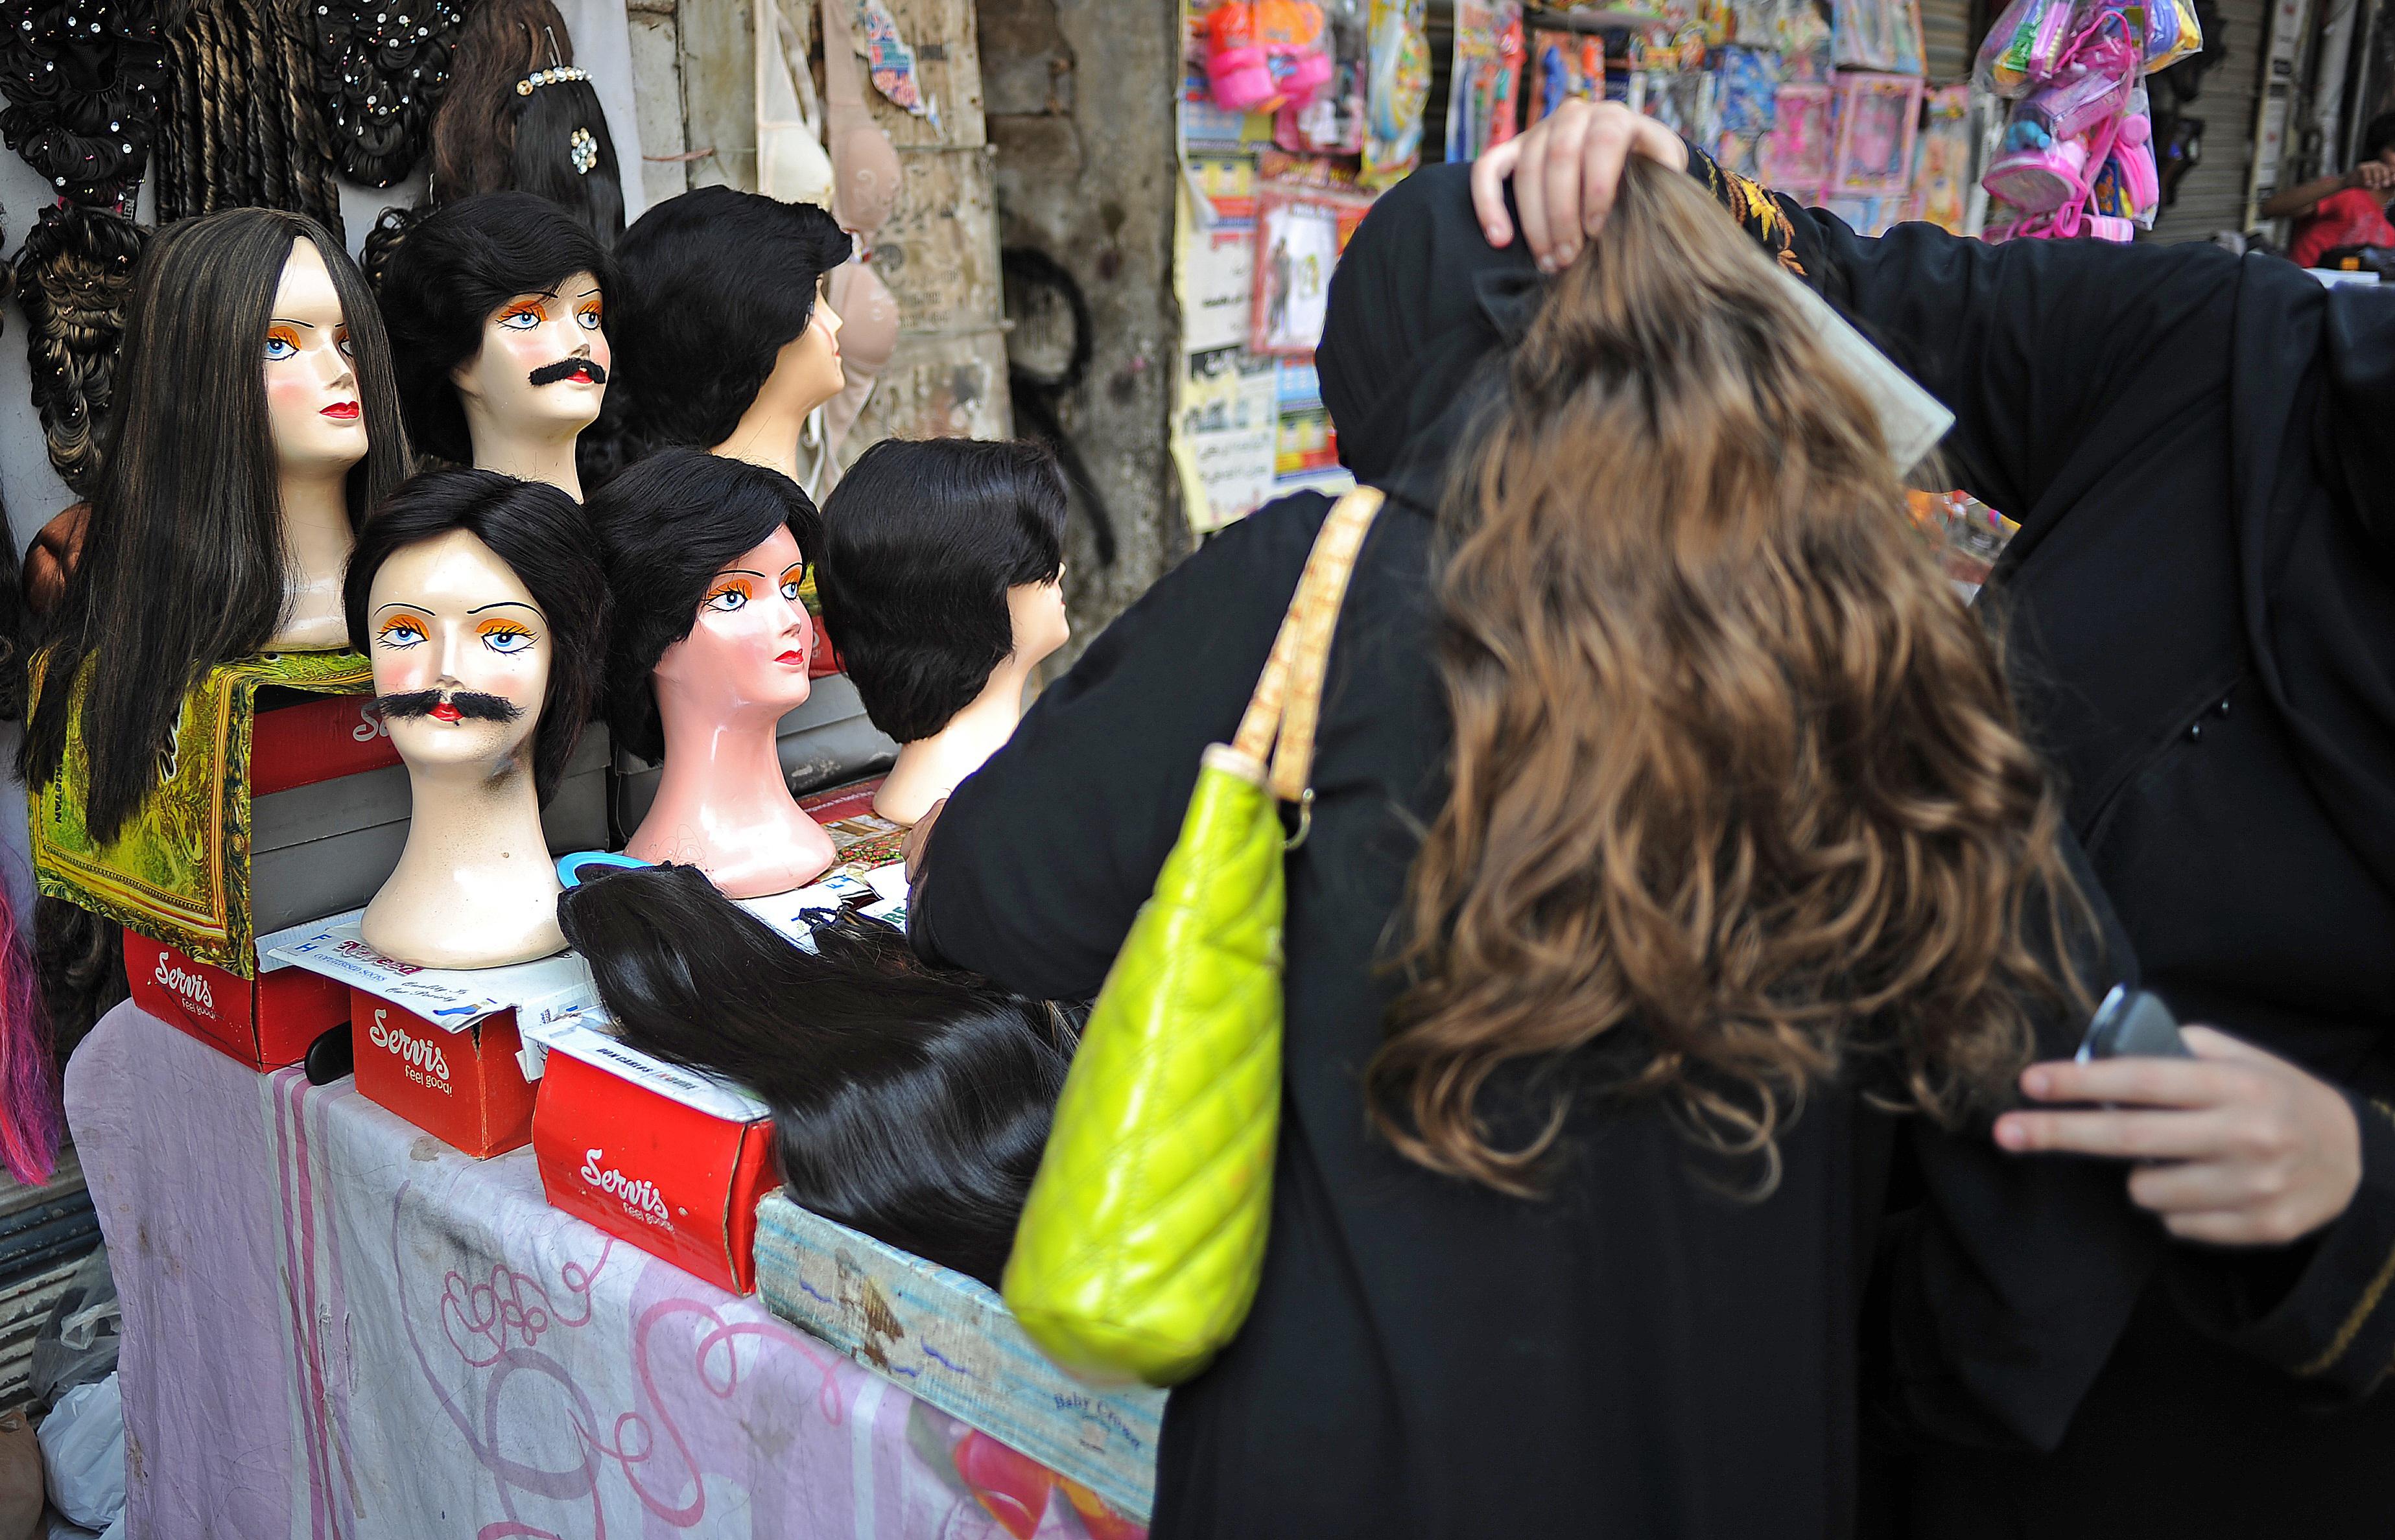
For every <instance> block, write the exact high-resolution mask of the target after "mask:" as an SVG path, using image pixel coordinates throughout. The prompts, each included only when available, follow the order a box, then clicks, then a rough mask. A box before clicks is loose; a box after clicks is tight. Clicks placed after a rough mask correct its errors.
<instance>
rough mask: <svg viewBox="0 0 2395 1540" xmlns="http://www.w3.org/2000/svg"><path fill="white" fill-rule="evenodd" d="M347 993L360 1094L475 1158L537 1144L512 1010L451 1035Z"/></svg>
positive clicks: (376, 1000) (359, 993) (361, 994)
mask: <svg viewBox="0 0 2395 1540" xmlns="http://www.w3.org/2000/svg"><path fill="white" fill-rule="evenodd" d="M349 994H350V1012H351V1022H352V1023H353V1025H352V1027H351V1033H352V1036H351V1047H352V1049H353V1050H354V1051H355V1053H356V1055H357V1063H358V1092H359V1094H360V1095H362V1096H364V1098H365V1099H367V1100H368V1101H371V1102H373V1103H374V1104H375V1105H376V1106H377V1107H383V1108H388V1109H389V1110H390V1111H391V1112H397V1113H398V1114H399V1115H400V1116H402V1117H404V1118H405V1119H406V1120H407V1121H408V1122H410V1123H412V1124H414V1125H417V1127H418V1128H421V1129H423V1130H424V1131H425V1132H426V1133H428V1134H430V1135H432V1136H433V1137H434V1138H436V1139H440V1140H441V1142H443V1144H447V1145H450V1146H453V1147H454V1148H456V1149H459V1150H463V1151H464V1152H466V1153H468V1154H470V1155H472V1156H474V1157H475V1158H476V1159H478V1160H487V1159H489V1158H490V1157H491V1156H493V1155H504V1154H506V1153H507V1152H509V1151H510V1150H521V1149H523V1147H524V1146H525V1145H526V1144H528V1143H530V1142H531V1141H532V1104H533V1088H532V1086H530V1085H529V1084H527V1083H526V1082H525V1080H524V1077H523V1068H522V1066H521V1065H520V1064H519V1062H518V1060H517V1052H516V1050H517V1049H518V1047H519V1046H521V1042H522V1040H521V1038H520V1037H519V1035H518V1033H517V1032H516V1013H515V1012H514V1011H512V1010H503V1011H500V1012H499V1013H498V1014H497V1015H496V1016H486V1017H483V1019H482V1020H479V1021H476V1022H475V1023H474V1024H473V1025H471V1026H469V1027H463V1028H459V1029H457V1030H454V1031H453V1030H451V1029H450V1028H448V1027H446V1026H443V1025H437V1024H435V1023H434V1022H431V1021H428V1020H425V1019H424V1018H423V1017H421V1016H418V1015H417V1014H416V1013H415V1012H414V1011H412V1010H407V1009H405V1008H404V1007H399V1006H395V1005H392V1004H391V1003H390V1001H388V1000H385V999H383V998H381V997H380V996H379V995H375V994H367V993H366V992H365V991H364V990H362V989H351V991H350V992H349Z"/></svg>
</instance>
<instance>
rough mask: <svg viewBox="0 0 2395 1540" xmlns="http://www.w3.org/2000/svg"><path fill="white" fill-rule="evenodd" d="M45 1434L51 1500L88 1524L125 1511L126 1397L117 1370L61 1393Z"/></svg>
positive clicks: (101, 1523) (107, 1521) (98, 1525)
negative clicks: (113, 1373)
mask: <svg viewBox="0 0 2395 1540" xmlns="http://www.w3.org/2000/svg"><path fill="white" fill-rule="evenodd" d="M41 1437H42V1471H43V1474H44V1475H45V1476H46V1478H47V1480H48V1482H49V1492H50V1506H51V1507H55V1508H57V1509H58V1510H59V1512H60V1513H61V1514H64V1515H65V1516H66V1517H67V1518H69V1519H72V1520H74V1521H75V1522H76V1523H78V1524H81V1525H83V1526H84V1527H85V1528H86V1529H106V1528H107V1527H108V1526H109V1525H111V1524H112V1523H114V1522H116V1520H118V1518H119V1517H121V1516H122V1515H123V1514H124V1512H125V1402H124V1399H123V1398H122V1397H121V1396H120V1395H119V1394H118V1392H117V1386H116V1376H115V1375H109V1376H108V1377H107V1378H106V1379H103V1380H100V1381H99V1382H98V1383H96V1384H92V1385H78V1386H76V1387H75V1388H74V1389H72V1390H69V1391H68V1392H67V1393H66V1394H65V1395H63V1396H60V1398H59V1400H58V1404H57V1405H55V1406H53V1407H51V1408H50V1415H48V1416H47V1417H46V1418H44V1419H43V1420H42V1427H41Z"/></svg>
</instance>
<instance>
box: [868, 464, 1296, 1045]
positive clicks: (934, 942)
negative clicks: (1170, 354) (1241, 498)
mask: <svg viewBox="0 0 2395 1540" xmlns="http://www.w3.org/2000/svg"><path fill="white" fill-rule="evenodd" d="M1329 509H1330V501H1329V500H1328V499H1327V498H1324V497H1322V496H1320V495H1318V494H1311V493H1307V494H1298V495H1295V496H1291V497H1286V498H1283V499H1281V500H1280V501H1278V502H1276V503H1273V504H1271V505H1269V506H1267V507H1263V508H1260V509H1258V510H1257V511H1256V512H1254V513H1252V514H1250V515H1249V516H1248V517H1247V518H1246V519H1244V520H1240V521H1239V522H1238V523H1237V524H1235V525H1233V526H1232V527H1231V528H1229V529H1228V530H1225V531H1224V532H1223V533H1221V534H1218V535H1216V536H1215V537H1214V538H1213V539H1212V540H1211V541H1210V542H1209V543H1208V544H1207V546H1205V548H1204V549H1202V550H1200V551H1198V553H1197V554H1196V555H1194V556H1192V557H1190V558H1189V559H1187V560H1186V561H1184V562H1183V563H1182V564H1181V565H1180V566H1179V567H1177V568H1175V569H1174V570H1173V571H1172V572H1171V573H1167V574H1166V575H1165V576H1164V577H1163V578H1162V579H1161V580H1160V581H1158V583H1157V585H1156V586H1154V587H1153V588H1150V589H1149V590H1148V591H1147V593H1146V594H1145V596H1144V597H1142V598H1141V599H1140V600H1139V602H1138V603H1136V604H1134V605H1132V606H1131V609H1130V610H1128V611H1126V612H1124V613H1123V615H1122V616H1121V618H1119V619H1118V620H1117V621H1116V622H1115V623H1114V624H1113V625H1110V626H1108V627H1106V629H1105V633H1104V634H1102V635H1101V636H1100V637H1099V638H1097V640H1096V641H1094V642H1092V643H1091V645H1090V649H1089V651H1088V652H1084V653H1083V654H1082V655H1081V658H1080V661H1079V662H1078V663H1076V664H1075V665H1073V667H1072V669H1071V671H1070V672H1068V673H1067V674H1066V675H1065V677H1064V678H1062V679H1060V680H1058V681H1056V682H1055V683H1054V684H1052V685H1051V686H1049V687H1048V688H1047V689H1046V690H1045V691H1042V692H1041V693H1040V696H1039V700H1038V701H1037V702H1036V703H1034V704H1033V705H1032V708H1031V709H1030V710H1029V711H1028V712H1026V713H1025V715H1024V718H1023V722H1022V725H1021V726H1020V727H1018V728H1016V729H1015V732H1014V736H1013V737H1012V739H1011V740H1009V741H1008V743H1007V744H1006V746H1005V747H1004V748H1002V749H1000V750H999V752H998V753H997V755H995V756H994V757H992V758H991V759H990V761H989V762H988V763H987V764H986V765H984V766H983V767H982V768H981V769H980V770H977V771H975V772H974V773H973V775H972V776H970V777H968V778H967V779H966V780H965V782H964V783H963V784H961V785H959V787H958V788H957V789H956V792H955V794H954V795H952V796H950V797H949V798H948V805H947V807H946V809H943V810H942V812H941V814H940V818H939V822H938V823H936V824H934V825H933V831H932V835H931V839H930V842H929V848H928V849H926V851H925V853H924V859H923V863H922V868H921V871H920V874H919V875H918V876H917V878H916V883H915V888H914V891H913V894H912V897H911V900H910V902H909V903H908V905H907V926H908V931H909V934H910V935H911V936H912V938H913V940H914V943H915V948H916V950H917V951H918V952H920V954H923V956H924V957H926V958H927V959H929V960H930V961H933V962H935V963H945V964H947V965H949V966H952V967H966V968H971V969H973V971H975V972H978V973H984V974H986V975H988V976H989V977H991V978H993V979H996V980H998V981H999V982H1001V983H1003V984H1005V985H1006V986H1007V987H1008V988H1009V989H1012V990H1015V991H1017V992H1019V993H1021V994H1031V995H1037V996H1041V997H1044V998H1048V999H1057V1000H1073V999H1086V998H1088V997H1090V996H1091V995H1093V994H1096V993H1097V992H1098V986H1099V985H1100V984H1102V983H1104V982H1105V976H1106V969H1107V968H1108V967H1110V966H1112V964H1113V962H1114V958H1115V954H1116V952H1118V950H1120V948H1121V946H1122V939H1123V937H1124V935H1125V934H1126V933H1128V932H1129V931H1130V929H1131V919H1132V916H1134V915H1137V914H1138V913H1139V906H1140V905H1141V904H1143V903H1145V902H1147V898H1148V895H1149V894H1150V893H1152V892H1153V891H1154V890H1155V887H1156V875H1157V873H1158V871H1159V870H1161V869H1162V867H1163V865H1164V858H1165V855H1166V854H1167V852H1169V851H1170V850H1171V849H1172V843H1173V841H1174V840H1175V839H1176V838H1177V837H1179V836H1180V833H1181V821H1182V816H1183V814H1184V812H1186V811H1187V809H1188V806H1189V794H1190V792H1191V790H1192V789H1193V788H1194V787H1195V786H1196V785H1197V783H1198V756H1199V755H1201V754H1202V753H1203V752H1204V751H1205V748H1206V745H1207V744H1212V743H1220V742H1227V741H1228V740H1229V738H1230V737H1231V735H1232V733H1233V732H1234V731H1237V727H1238V725H1239V715H1240V713H1241V712H1242V711H1244V710H1245V709H1246V708H1247V704H1248V698H1249V696H1250V695H1251V694H1252V693H1254V691H1255V688H1256V679H1257V678H1258V676H1260V675H1261V674H1263V672H1264V658H1265V655H1266V654H1267V653H1269V652H1271V650H1272V640H1273V636H1274V633H1275V632H1276V631H1277V629H1278V628H1279V625H1280V621H1281V617H1282V615H1283V614H1284V613H1286V612H1287V611H1288V609H1289V601H1290V596H1291V595H1292V594H1294V593H1295V592H1296V591H1297V579H1298V574H1299V573H1301V572H1303V570H1304V567H1305V559H1306V555H1307V553H1308V552H1310V551H1311V550H1312V549H1313V546H1314V537H1315V535H1316V534H1317V533H1319V532H1320V530H1321V527H1322V520H1323V518H1324V516H1325V515H1326V514H1327V513H1328V511H1329Z"/></svg>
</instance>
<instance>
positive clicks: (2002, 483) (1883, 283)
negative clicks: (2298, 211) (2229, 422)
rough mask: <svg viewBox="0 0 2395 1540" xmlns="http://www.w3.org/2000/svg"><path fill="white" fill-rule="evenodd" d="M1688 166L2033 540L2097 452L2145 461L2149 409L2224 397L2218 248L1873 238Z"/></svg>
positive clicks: (1693, 162) (2222, 270)
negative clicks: (2050, 500) (1905, 395)
mask: <svg viewBox="0 0 2395 1540" xmlns="http://www.w3.org/2000/svg"><path fill="white" fill-rule="evenodd" d="M1688 157H1689V158H1688V168H1689V173H1690V175H1692V176H1694V177H1695V178H1698V180H1699V181H1700V182H1701V183H1702V184H1703V185H1704V186H1705V187H1706V189H1707V190H1708V191H1711V192H1712V193H1713V194H1714V198H1715V200H1716V201H1718V202H1719V203H1720V204H1722V206H1723V207H1724V208H1725V209H1727V210H1728V212H1729V213H1730V215H1731V217H1733V218H1736V219H1738V220H1739V222H1740V224H1741V225H1742V226H1743V227H1744V228H1745V229H1746V230H1747V232H1748V233H1749V234H1750V235H1751V236H1753V238H1754V239H1755V240H1756V241H1757V242H1759V243H1760V244H1762V245H1763V246H1764V247H1765V249H1766V251H1769V252H1770V253H1771V254H1772V255H1773V256H1775V257H1777V258H1778V259H1779V260H1780V264H1781V266H1782V267H1784V268H1786V269H1788V270H1790V271H1791V272H1792V273H1794V274H1796V275H1798V276H1800V277H1803V278H1804V279H1805V280H1806V282H1808V283H1811V284H1812V285H1813V286H1814V287H1815V288H1816V289H1817V290H1818V291H1819V293H1820V294H1821V295H1822V296H1823V297H1824V298H1826V299H1828V300H1829V301H1830V302H1831V304H1832V305H1833V306H1834V307H1836V308H1837V309H1838V310H1839V311H1841V312H1842V313H1843V314H1845V315H1846V318H1847V319H1848V320H1850V321H1852V322H1854V323H1855V324H1856V326H1857V328H1858V329H1859V330H1860V331H1861V332H1863V333H1864V335H1866V336H1869V337H1870V338H1871V339H1872V341H1873V342H1875V343H1877V344H1878V345H1879V347H1880V349H1882V350H1883V351H1885V352H1886V354H1887V355H1888V357H1889V358H1890V359H1892V360H1894V361H1895V362H1896V363H1897V364H1898V365H1899V367H1901V368H1902V369H1903V370H1904V371H1905V373H1907V374H1908V375H1912V378H1913V379H1914V380H1915V381H1917V382H1919V384H1920V385H1921V386H1922V388H1924V389H1926V390H1927V391H1928V392H1929V393H1930V394H1931V395H1933V396H1935V397H1937V398H1938V401H1942V402H1943V403H1944V404H1945V405H1946V408H1947V409H1948V410H1949V411H1951V412H1952V413H1953V414H1954V418H1955V421H1954V429H1953V431H1952V433H1951V434H1949V435H1948V437H1947V439H1946V441H1945V444H1944V447H1943V452H1944V454H1945V457H1946V463H1947V469H1948V471H1949V472H1950V473H1951V475H1952V477H1953V479H1954V484H1955V485H1956V486H1958V487H1961V488H1962V489H1964V490H1965V491H1967V492H1969V493H1971V494H1973V495H1974V496H1977V497H1978V498H1979V499H1981V500H1982V501H1984V502H1985V503H1987V504H1988V505H1989V506H1990V507H1993V508H1996V509H1997V510H1999V511H2000V512H2002V513H2004V514H2005V515H2006V516H2007V517H2009V518H2011V519H2014V520H2018V521H2019V522H2020V523H2021V524H2022V525H2023V526H2024V528H2025V529H2027V528H2029V527H2030V526H2031V525H2032V524H2033V523H2034V521H2035V520H2037V518H2038V516H2039V515H2040V513H2041V512H2042V511H2044V509H2046V507H2048V506H2049V505H2048V504H2047V496H2046V494H2047V493H2048V492H2049V491H2050V490H2054V489H2055V488H2056V484H2057V478H2058V477H2059V476H2062V475H2063V474H2064V473H2065V470H2066V467H2071V466H2072V465H2073V463H2074V462H2075V461H2080V457H2081V453H2082V451H2083V450H2084V449H2085V448H2087V447H2089V446H2090V444H2091V443H2095V442H2100V441H2102V440H2103V439H2104V438H2105V436H2106V435H2108V434H2110V435H2112V436H2114V437H2116V438H2118V439H2120V440H2121V442H2120V443H2119V453H2118V454H2115V455H2114V456H2113V458H2114V459H2116V460H2117V459H2118V458H2120V457H2122V456H2124V455H2129V454H2134V453H2135V452H2136V450H2137V447H2138V445H2137V442H2136V441H2135V440H2134V439H2133V438H2131V437H2130V436H2129V433H2128V430H2127V429H2126V428H2125V427H2124V424H2125V423H2127V422H2130V421H2137V422H2141V423H2150V421H2151V419H2152V415H2153V413H2152V410H2151V409H2152V407H2153V405H2154V401H2153V400H2152V399H2149V398H2153V397H2155V396H2156V393H2161V394H2162V395H2163V396H2169V397H2173V398H2176V399H2186V400H2190V401H2191V400H2193V399H2195V398H2196V397H2197V396H2198V395H2200V394H2202V393H2203V392H2207V391H2225V390H2227V389H2228V388H2229V381H2230V347H2231V342H2230V339H2231V335H2232V330H2233V329H2232V327H2231V325H2230V322H2231V320H2232V319H2233V310H2234V307H2235V303H2236V296H2235V289H2236V284H2235V282H2234V280H2235V277H2236V273H2237V261H2238V259H2237V258H2236V257H2231V256H2230V254H2229V253H2227V252H2225V251H2222V250H2220V249H2219V248H2217V247H2215V246H2211V245H2208V244H2190V245H2172V246H2154V245H2115V244H2111V243H2109V242H2102V241H2090V240H2080V241H2027V240H2023V241H2007V242H2005V243H2004V244H2001V245H1989V244H1986V243H1984V242H1981V241H1976V240H1969V239H1965V238H1964V237H1961V236H1956V235H1950V234H1948V233H1947V232H1946V231H1944V230H1940V229H1938V227H1937V226H1935V225H1926V224H1906V225H1899V226H1897V227H1896V228H1895V229H1894V230H1890V231H1889V232H1888V233H1887V234H1886V235H1884V236H1880V237H1878V238H1876V239H1871V238H1867V237H1864V236H1859V235H1857V234H1856V233H1855V232H1854V231H1853V230H1850V229H1848V228H1847V227H1846V224H1845V223H1844V222H1842V221H1841V220H1840V219H1838V218H1837V217H1836V216H1834V215H1832V214H1830V213H1827V212H1825V211H1823V210H1821V209H1807V208H1805V207H1803V206H1801V205H1800V204H1797V203H1796V202H1795V200H1793V199H1792V198H1788V197H1785V196H1782V195H1780V194H1779V193H1774V192H1771V191H1768V190H1766V189H1765V188H1762V187H1759V186H1757V185H1756V184H1755V183H1753V182H1752V181H1749V180H1747V179H1746V178H1742V177H1739V176H1736V175H1733V174H1731V173H1729V172H1726V171H1723V170H1722V169H1721V168H1720V167H1719V166H1718V165H1715V164H1714V162H1713V160H1712V159H1711V158H1710V157H1708V156H1707V155H1705V153H1704V152H1703V151H1700V150H1697V149H1695V148H1694V147H1691V148H1690V149H1689V151H1688ZM2141 407H2142V408H2143V410H2139V408H2141ZM2124 409H2125V410H2124ZM2139 431H2140V432H2142V431H2144V430H2143V429H2142V428H2141V429H2140V430H2139ZM2081 463H2083V464H2084V463H2086V462H2084V461H2081ZM2070 501H2071V499H2069V498H2059V499H2056V500H2055V504H2054V505H2052V506H2054V507H2061V506H2067V504H2068V503H2069V502H2070ZM2032 533H2033V532H2032Z"/></svg>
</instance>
